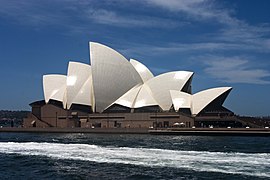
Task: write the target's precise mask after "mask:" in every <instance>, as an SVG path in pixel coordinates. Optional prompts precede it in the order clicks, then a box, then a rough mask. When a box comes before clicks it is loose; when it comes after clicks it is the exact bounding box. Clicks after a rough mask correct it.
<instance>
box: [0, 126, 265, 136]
mask: <svg viewBox="0 0 270 180" xmlns="http://www.w3.org/2000/svg"><path fill="white" fill-rule="evenodd" d="M1 132H6V133H93V134H149V135H187V136H190V135H192V136H270V129H267V128H249V129H247V128H167V129H149V128H95V129H89V128H16V127H2V128H0V133H1Z"/></svg>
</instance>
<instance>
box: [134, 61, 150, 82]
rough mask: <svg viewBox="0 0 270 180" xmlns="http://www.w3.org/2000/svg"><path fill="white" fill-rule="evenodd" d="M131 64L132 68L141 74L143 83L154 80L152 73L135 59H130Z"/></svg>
mask: <svg viewBox="0 0 270 180" xmlns="http://www.w3.org/2000/svg"><path fill="white" fill-rule="evenodd" d="M130 63H131V64H132V66H133V67H134V68H135V69H136V71H137V72H138V73H139V74H140V76H141V78H142V80H143V82H146V81H148V80H149V79H152V78H153V77H154V75H153V74H152V72H151V71H150V70H149V69H148V68H147V67H146V66H145V65H144V64H142V63H140V62H139V61H137V60H135V59H130Z"/></svg>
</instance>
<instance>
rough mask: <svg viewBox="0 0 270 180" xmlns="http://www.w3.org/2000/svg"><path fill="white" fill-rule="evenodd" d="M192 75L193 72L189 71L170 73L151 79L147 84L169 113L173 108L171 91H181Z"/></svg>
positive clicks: (161, 105)
mask: <svg viewBox="0 0 270 180" xmlns="http://www.w3.org/2000/svg"><path fill="white" fill-rule="evenodd" d="M192 75H193V72H189V71H175V72H168V73H164V74H161V75H159V76H156V77H154V78H152V79H150V80H149V81H147V82H146V83H145V84H147V86H148V87H149V88H150V90H151V92H152V94H153V97H154V99H155V100H156V101H157V102H158V104H159V106H160V107H161V108H162V109H163V110H164V111H168V110H169V109H170V108H171V106H172V99H171V95H170V90H177V91H180V90H181V89H182V88H183V87H184V85H185V84H186V82H187V81H188V80H189V78H190V77H191V76H192Z"/></svg>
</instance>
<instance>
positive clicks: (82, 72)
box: [67, 62, 92, 109]
mask: <svg viewBox="0 0 270 180" xmlns="http://www.w3.org/2000/svg"><path fill="white" fill-rule="evenodd" d="M67 74H68V75H67V108H68V109H69V108H70V107H71V105H72V104H73V103H77V104H83V105H89V106H91V105H92V102H91V94H92V91H91V86H92V73H91V66H90V65H88V64H84V63H79V62H69V65H68V73H67Z"/></svg>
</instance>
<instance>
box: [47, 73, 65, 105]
mask: <svg viewBox="0 0 270 180" xmlns="http://www.w3.org/2000/svg"><path fill="white" fill-rule="evenodd" d="M66 80H67V77H66V76H65V75H58V74H49V75H44V76H43V92H44V98H45V102H46V103H48V102H49V100H50V99H53V100H57V101H61V102H62V103H63V106H65V103H66V102H65V101H66V97H65V95H66Z"/></svg>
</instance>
